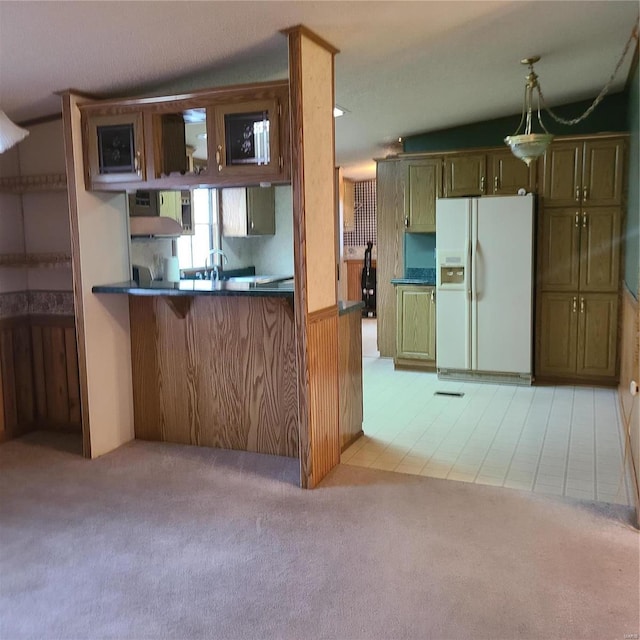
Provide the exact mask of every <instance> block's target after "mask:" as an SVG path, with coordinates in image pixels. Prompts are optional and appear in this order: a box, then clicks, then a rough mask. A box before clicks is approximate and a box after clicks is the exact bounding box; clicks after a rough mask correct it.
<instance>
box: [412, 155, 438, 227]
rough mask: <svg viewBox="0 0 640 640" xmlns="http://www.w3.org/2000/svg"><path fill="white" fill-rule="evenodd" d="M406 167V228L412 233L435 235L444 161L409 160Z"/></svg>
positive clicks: (434, 159) (435, 159)
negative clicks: (437, 202)
mask: <svg viewBox="0 0 640 640" xmlns="http://www.w3.org/2000/svg"><path fill="white" fill-rule="evenodd" d="M405 165H406V174H405V228H406V230H407V231H409V232H411V233H435V230H436V198H439V197H440V196H441V195H442V159H441V158H432V159H429V160H409V161H407V162H406V163H405Z"/></svg>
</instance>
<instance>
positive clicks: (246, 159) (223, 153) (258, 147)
mask: <svg viewBox="0 0 640 640" xmlns="http://www.w3.org/2000/svg"><path fill="white" fill-rule="evenodd" d="M211 111H212V113H213V117H212V120H213V130H214V150H213V154H214V159H215V166H216V169H217V173H218V174H219V175H220V176H239V177H247V176H251V177H256V178H258V179H261V178H262V179H265V180H268V179H269V178H274V179H276V178H279V177H281V176H282V175H283V173H284V156H283V149H282V145H281V140H280V119H281V113H282V107H281V104H280V101H279V100H278V99H277V98H267V99H264V100H250V101H246V102H237V103H234V104H222V105H217V106H214V107H212V108H211Z"/></svg>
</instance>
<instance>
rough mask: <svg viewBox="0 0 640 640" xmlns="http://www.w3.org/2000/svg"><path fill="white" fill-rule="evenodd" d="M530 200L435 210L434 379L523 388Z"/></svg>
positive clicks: (461, 203)
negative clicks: (471, 380)
mask: <svg viewBox="0 0 640 640" xmlns="http://www.w3.org/2000/svg"><path fill="white" fill-rule="evenodd" d="M533 225H534V199H533V195H531V194H528V195H524V196H493V197H491V196H489V197H487V196H485V197H482V198H442V199H439V200H438V201H437V204H436V286H437V299H436V366H437V369H438V377H439V378H444V379H446V378H452V379H467V380H469V379H480V380H483V379H484V380H489V381H496V382H512V383H516V384H531V380H532V371H533V368H532V347H533V345H532V342H533V277H534V271H533Z"/></svg>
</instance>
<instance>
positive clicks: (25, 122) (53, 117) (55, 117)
mask: <svg viewBox="0 0 640 640" xmlns="http://www.w3.org/2000/svg"><path fill="white" fill-rule="evenodd" d="M56 120H62V114H61V113H52V114H50V115H48V116H40V117H39V118H31V120H23V121H22V122H19V123H17V124H18V126H20V127H25V128H28V127H34V126H35V125H38V124H45V123H47V122H55V121H56Z"/></svg>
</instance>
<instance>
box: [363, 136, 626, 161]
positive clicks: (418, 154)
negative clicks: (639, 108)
mask: <svg viewBox="0 0 640 640" xmlns="http://www.w3.org/2000/svg"><path fill="white" fill-rule="evenodd" d="M611 138H622V139H624V140H628V139H629V133H627V132H625V131H618V132H615V131H614V132H612V133H583V134H579V135H571V136H555V137H554V138H553V142H581V141H584V142H586V141H588V140H608V139H611ZM496 150H501V151H509V149H508V148H507V147H506V146H504V147H503V146H500V145H498V146H493V147H465V148H463V149H446V150H442V151H408V152H406V153H404V152H401V153H397V154H395V155H392V156H386V157H384V158H374V159H373V160H374V161H375V162H376V164H382V163H385V162H398V161H399V160H421V159H428V158H448V157H450V156H454V155H455V156H459V155H475V154H479V153H490V152H493V151H496Z"/></svg>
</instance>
